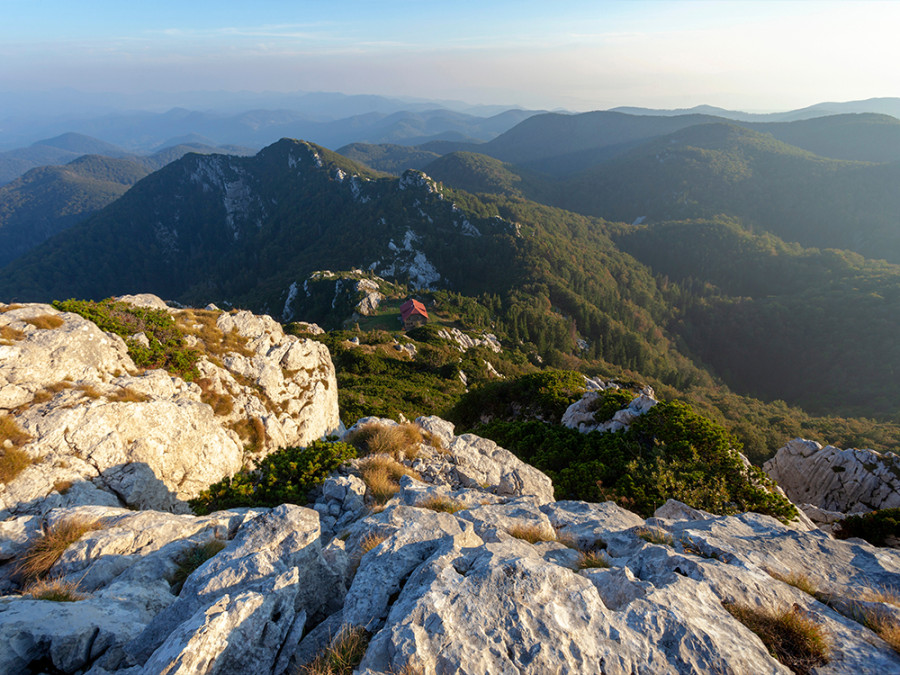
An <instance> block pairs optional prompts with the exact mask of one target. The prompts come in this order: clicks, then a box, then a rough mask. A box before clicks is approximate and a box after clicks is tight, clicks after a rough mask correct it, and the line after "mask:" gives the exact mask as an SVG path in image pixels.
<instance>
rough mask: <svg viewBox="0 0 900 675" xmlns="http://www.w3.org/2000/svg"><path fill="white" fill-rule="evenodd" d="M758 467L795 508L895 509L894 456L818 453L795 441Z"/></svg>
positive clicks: (899, 500)
mask: <svg viewBox="0 0 900 675" xmlns="http://www.w3.org/2000/svg"><path fill="white" fill-rule="evenodd" d="M763 468H764V469H765V471H766V473H768V474H769V477H770V478H772V479H773V480H774V481H775V482H777V483H778V485H779V486H780V487H781V488H782V489H783V490H784V491H785V493H786V494H787V496H788V497H789V498H790V499H791V501H793V502H795V503H806V504H812V505H813V506H816V507H818V508H819V509H824V510H826V511H837V512H841V513H856V512H861V511H871V510H875V509H888V508H898V507H900V456H897V455H896V454H894V453H893V452H887V453H880V452H876V451H875V450H854V449H848V450H841V449H839V448H836V447H834V446H831V445H828V446H825V447H824V448H823V447H822V446H821V445H820V444H818V443H816V442H815V441H807V440H804V439H801V438H797V439H794V440H792V441H789V442H788V443H787V445H785V446H784V447H783V448H781V449H779V450H778V452H777V453H776V454H775V456H774V457H773V458H772V459H770V460H769V461H767V462H766V463H765V464H764V465H763Z"/></svg>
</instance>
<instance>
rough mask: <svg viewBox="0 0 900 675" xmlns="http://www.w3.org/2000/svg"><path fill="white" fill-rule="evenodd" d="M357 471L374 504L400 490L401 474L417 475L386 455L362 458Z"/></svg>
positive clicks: (414, 476)
mask: <svg viewBox="0 0 900 675" xmlns="http://www.w3.org/2000/svg"><path fill="white" fill-rule="evenodd" d="M359 472H360V473H361V474H362V479H363V481H364V482H365V484H366V488H367V489H368V491H369V493H370V494H371V495H372V497H373V498H374V500H375V503H376V504H384V503H385V502H387V501H388V500H389V499H390V498H391V497H393V496H394V495H395V494H397V493H398V492H400V483H399V481H400V478H401V477H402V476H412V477H413V478H418V477H419V476H418V474H417V473H416V472H415V471H413V470H412V469H410V468H408V467H406V466H403V465H402V464H401V463H400V462H398V461H397V460H395V459H393V458H392V457H388V456H386V455H373V456H372V457H366V458H364V459H363V460H362V461H361V462H360V463H359Z"/></svg>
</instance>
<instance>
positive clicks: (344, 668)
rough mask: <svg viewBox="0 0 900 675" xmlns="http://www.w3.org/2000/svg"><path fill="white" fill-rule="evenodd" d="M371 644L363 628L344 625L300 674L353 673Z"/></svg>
mask: <svg viewBox="0 0 900 675" xmlns="http://www.w3.org/2000/svg"><path fill="white" fill-rule="evenodd" d="M368 646H369V634H368V633H366V631H365V630H364V629H362V628H358V627H352V626H343V627H341V630H340V631H339V632H338V634H337V635H336V636H335V638H334V639H333V640H332V641H331V644H330V645H329V646H328V647H327V648H326V649H325V650H324V651H322V653H320V654H319V655H318V656H316V658H315V659H313V660H312V661H310V662H309V663H307V664H306V665H304V666H300V669H299V670H298V671H297V673H298V675H352V673H353V670H354V669H355V668H356V666H358V665H359V664H360V662H361V661H362V659H363V656H365V654H366V648H367V647H368Z"/></svg>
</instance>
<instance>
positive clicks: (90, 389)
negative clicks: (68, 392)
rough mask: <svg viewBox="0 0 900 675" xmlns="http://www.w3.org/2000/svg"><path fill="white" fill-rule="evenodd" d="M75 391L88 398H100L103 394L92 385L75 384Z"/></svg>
mask: <svg viewBox="0 0 900 675" xmlns="http://www.w3.org/2000/svg"><path fill="white" fill-rule="evenodd" d="M75 389H77V390H78V391H80V392H81V393H82V394H83V395H84V396H87V397H88V398H100V397H101V396H103V394H101V393H100V391H99V390H98V389H97V388H96V387H95V386H94V385H92V384H76V385H75Z"/></svg>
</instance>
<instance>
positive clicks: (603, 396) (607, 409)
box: [589, 389, 634, 422]
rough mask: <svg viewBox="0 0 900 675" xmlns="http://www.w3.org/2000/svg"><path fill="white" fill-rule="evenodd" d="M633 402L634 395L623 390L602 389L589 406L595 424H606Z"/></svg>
mask: <svg viewBox="0 0 900 675" xmlns="http://www.w3.org/2000/svg"><path fill="white" fill-rule="evenodd" d="M633 400H634V394H632V393H631V392H630V391H626V390H624V389H604V390H603V391H601V392H598V394H597V398H596V399H594V401H593V403H592V404H591V405H590V406H589V409H590V410H591V411H592V412H593V413H594V420H595V421H596V422H606V421H607V420H610V419H612V416H613V415H615V414H616V413H617V412H619V411H620V410H621V409H622V408H627V407H628V404H629V403H631V402H632V401H633Z"/></svg>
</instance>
